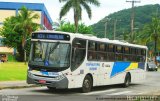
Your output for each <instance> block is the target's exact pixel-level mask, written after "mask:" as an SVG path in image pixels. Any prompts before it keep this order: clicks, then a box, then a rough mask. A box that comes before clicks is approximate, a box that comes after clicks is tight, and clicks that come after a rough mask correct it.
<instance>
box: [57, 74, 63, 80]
mask: <svg viewBox="0 0 160 101" xmlns="http://www.w3.org/2000/svg"><path fill="white" fill-rule="evenodd" d="M62 79H64V75H59V76H57V77H56V80H62Z"/></svg>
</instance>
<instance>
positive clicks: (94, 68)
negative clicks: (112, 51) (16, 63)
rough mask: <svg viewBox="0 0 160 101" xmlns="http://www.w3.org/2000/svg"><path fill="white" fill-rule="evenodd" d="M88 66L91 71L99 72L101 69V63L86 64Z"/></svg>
mask: <svg viewBox="0 0 160 101" xmlns="http://www.w3.org/2000/svg"><path fill="white" fill-rule="evenodd" d="M86 66H87V67H89V70H97V68H98V67H100V63H86Z"/></svg>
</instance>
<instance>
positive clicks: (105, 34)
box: [104, 18, 110, 38]
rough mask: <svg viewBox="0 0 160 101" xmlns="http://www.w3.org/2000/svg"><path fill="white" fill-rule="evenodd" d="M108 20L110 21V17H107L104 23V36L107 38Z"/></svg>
mask: <svg viewBox="0 0 160 101" xmlns="http://www.w3.org/2000/svg"><path fill="white" fill-rule="evenodd" d="M108 21H110V18H107V20H106V22H105V24H104V27H105V29H104V38H107V24H108Z"/></svg>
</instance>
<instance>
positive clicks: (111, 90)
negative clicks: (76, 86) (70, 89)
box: [83, 89, 117, 95]
mask: <svg viewBox="0 0 160 101" xmlns="http://www.w3.org/2000/svg"><path fill="white" fill-rule="evenodd" d="M116 90H117V89H109V90H105V91H95V92H90V93H83V94H84V95H92V94H99V93H107V92H113V91H116Z"/></svg>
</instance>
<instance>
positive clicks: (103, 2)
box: [0, 0, 160, 25]
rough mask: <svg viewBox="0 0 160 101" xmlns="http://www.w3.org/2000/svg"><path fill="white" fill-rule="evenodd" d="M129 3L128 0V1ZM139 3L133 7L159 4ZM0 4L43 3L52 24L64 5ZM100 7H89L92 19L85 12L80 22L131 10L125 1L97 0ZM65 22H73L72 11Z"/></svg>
mask: <svg viewBox="0 0 160 101" xmlns="http://www.w3.org/2000/svg"><path fill="white" fill-rule="evenodd" d="M128 1H130V0H128ZM139 1H141V3H136V4H135V6H142V5H148V4H160V0H139ZM0 2H28V3H44V4H45V6H46V8H47V10H48V13H49V14H50V16H51V18H52V20H53V22H58V18H59V12H60V10H61V8H62V6H63V5H64V3H59V0H23V1H22V0H0ZM99 2H100V7H96V6H93V5H91V9H92V19H89V18H88V15H87V13H86V11H85V10H83V11H82V12H83V13H82V21H81V22H83V23H85V24H86V25H92V24H94V23H97V22H98V21H99V20H101V19H102V18H104V17H105V16H107V15H109V14H111V13H114V12H117V11H119V10H122V9H127V8H131V6H132V5H131V3H128V2H126V0H99ZM63 19H65V21H70V22H74V20H73V11H72V10H70V12H69V13H68V14H67V15H66V16H64V17H63Z"/></svg>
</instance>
